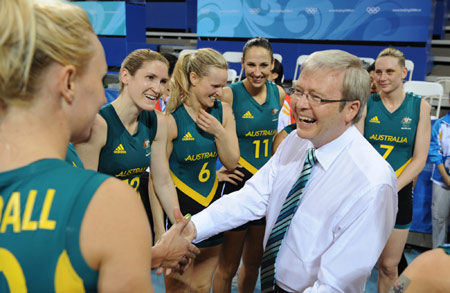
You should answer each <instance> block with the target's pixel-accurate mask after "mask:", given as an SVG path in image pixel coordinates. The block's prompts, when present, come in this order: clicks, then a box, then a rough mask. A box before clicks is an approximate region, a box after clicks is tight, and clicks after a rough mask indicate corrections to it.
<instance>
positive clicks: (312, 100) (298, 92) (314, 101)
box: [288, 88, 354, 105]
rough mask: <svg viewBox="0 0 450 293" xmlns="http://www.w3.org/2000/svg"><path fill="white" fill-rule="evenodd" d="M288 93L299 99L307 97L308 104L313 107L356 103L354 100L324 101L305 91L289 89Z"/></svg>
mask: <svg viewBox="0 0 450 293" xmlns="http://www.w3.org/2000/svg"><path fill="white" fill-rule="evenodd" d="M288 93H289V94H290V95H291V96H298V97H301V96H305V97H306V99H307V100H308V102H309V103H310V104H312V105H320V104H322V103H342V102H351V101H354V99H353V100H350V99H340V100H329V99H324V98H321V97H319V96H317V95H311V94H306V93H305V92H304V91H303V90H300V89H296V88H290V89H288Z"/></svg>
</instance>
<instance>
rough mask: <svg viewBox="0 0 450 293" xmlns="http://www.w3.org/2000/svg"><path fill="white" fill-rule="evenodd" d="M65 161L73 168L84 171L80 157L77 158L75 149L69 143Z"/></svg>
mask: <svg viewBox="0 0 450 293" xmlns="http://www.w3.org/2000/svg"><path fill="white" fill-rule="evenodd" d="M65 161H66V162H68V163H69V164H71V165H73V166H74V167H78V168H82V169H84V165H83V162H82V161H81V159H80V156H78V153H77V150H76V149H75V146H74V145H73V143H69V146H68V147H67V152H66V160H65Z"/></svg>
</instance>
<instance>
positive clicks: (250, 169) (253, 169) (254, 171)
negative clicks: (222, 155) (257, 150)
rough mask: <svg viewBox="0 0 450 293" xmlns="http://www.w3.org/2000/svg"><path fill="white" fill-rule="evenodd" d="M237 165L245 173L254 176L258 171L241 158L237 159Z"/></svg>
mask: <svg viewBox="0 0 450 293" xmlns="http://www.w3.org/2000/svg"><path fill="white" fill-rule="evenodd" d="M239 165H241V166H242V167H244V168H245V169H246V170H247V171H249V172H250V173H252V174H255V173H256V172H258V169H256V168H255V167H254V166H253V165H252V164H250V163H249V162H247V161H246V160H245V159H244V158H243V157H240V158H239Z"/></svg>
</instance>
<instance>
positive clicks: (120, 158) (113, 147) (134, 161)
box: [98, 104, 158, 191]
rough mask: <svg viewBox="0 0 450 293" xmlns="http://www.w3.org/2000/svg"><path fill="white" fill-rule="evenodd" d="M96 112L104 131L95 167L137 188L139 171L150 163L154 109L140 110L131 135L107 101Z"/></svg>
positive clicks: (153, 131) (155, 122)
mask: <svg viewBox="0 0 450 293" xmlns="http://www.w3.org/2000/svg"><path fill="white" fill-rule="evenodd" d="M99 113H100V115H102V117H103V118H104V119H105V120H106V123H107V124H108V134H107V139H106V144H105V146H104V147H103V148H102V150H101V152H100V159H99V163H98V171H99V172H102V173H105V174H108V175H112V176H115V177H117V178H119V179H121V180H123V181H125V182H126V183H128V184H129V185H131V186H132V187H133V188H134V189H135V190H136V191H138V190H139V183H140V175H141V174H142V173H144V171H145V170H146V169H147V168H148V167H149V166H150V150H151V144H152V141H153V139H154V138H155V136H156V131H157V129H158V124H157V123H158V122H157V118H156V113H155V111H151V112H148V111H142V112H141V114H140V115H139V118H138V129H137V131H136V133H135V134H134V135H131V134H130V133H129V132H128V130H127V129H126V128H125V126H124V125H123V124H122V121H120V118H119V116H118V115H117V113H116V111H115V110H114V107H113V106H112V105H111V104H108V105H105V106H103V107H102V108H101V109H100V112H99Z"/></svg>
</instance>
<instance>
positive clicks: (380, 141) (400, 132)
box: [364, 93, 421, 177]
mask: <svg viewBox="0 0 450 293" xmlns="http://www.w3.org/2000/svg"><path fill="white" fill-rule="evenodd" d="M420 102H421V97H420V96H417V95H415V94H413V93H406V97H405V99H404V100H403V103H402V104H401V105H400V107H399V108H398V109H397V110H395V111H394V112H393V113H390V112H389V111H388V110H387V109H386V108H385V107H384V105H383V102H382V101H381V98H380V95H379V94H373V95H371V96H370V98H369V100H368V101H367V116H366V120H365V121H364V136H365V137H366V139H367V140H368V141H369V142H370V143H371V144H372V146H373V147H375V149H376V150H377V151H378V152H379V153H380V154H381V155H382V156H383V158H384V159H386V160H387V161H388V163H389V164H390V165H391V166H392V169H394V171H395V174H396V175H397V177H398V176H400V174H401V173H402V172H403V170H404V169H405V168H406V166H408V164H409V163H410V162H411V160H412V155H413V152H414V142H415V140H416V131H417V125H418V123H419V118H420Z"/></svg>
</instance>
